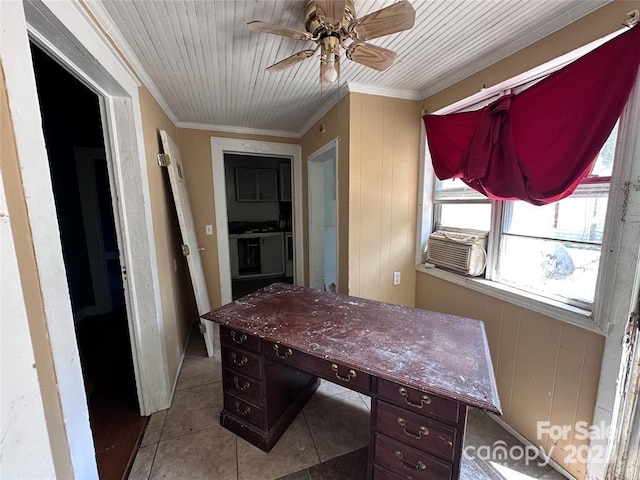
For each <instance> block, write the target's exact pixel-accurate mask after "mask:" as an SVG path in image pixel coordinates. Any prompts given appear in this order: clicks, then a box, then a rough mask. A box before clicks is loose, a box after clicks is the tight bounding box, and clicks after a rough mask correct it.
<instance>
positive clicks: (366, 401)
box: [358, 393, 371, 410]
mask: <svg viewBox="0 0 640 480" xmlns="http://www.w3.org/2000/svg"><path fill="white" fill-rule="evenodd" d="M358 395H360V398H361V399H362V401H363V402H364V404H365V405H366V406H367V408H368V409H369V410H371V397H370V396H369V395H365V394H364V393H359V394H358Z"/></svg>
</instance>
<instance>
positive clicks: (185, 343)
mask: <svg viewBox="0 0 640 480" xmlns="http://www.w3.org/2000/svg"><path fill="white" fill-rule="evenodd" d="M193 323H198V324H199V323H200V318H197V319H196V320H194V321H193ZM194 330H197V331H198V332H200V330H198V328H197V327H196V328H193V325H192V326H191V328H189V334H188V335H187V340H186V342H184V345H183V346H182V355H181V356H180V361H179V362H178V371H177V373H176V378H174V379H173V387H171V405H173V396H174V395H175V394H176V387H177V386H178V378H180V372H181V371H182V364H183V363H184V358H185V357H186V356H187V348H188V347H189V342H190V341H191V334H192V333H193V331H194Z"/></svg>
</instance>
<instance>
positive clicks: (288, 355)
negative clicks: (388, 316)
mask: <svg viewBox="0 0 640 480" xmlns="http://www.w3.org/2000/svg"><path fill="white" fill-rule="evenodd" d="M263 348H264V352H265V355H268V356H270V357H276V358H279V359H280V360H283V361H284V362H285V363H290V364H291V366H292V367H294V368H299V369H300V370H304V371H305V372H308V373H312V374H314V375H317V376H318V377H321V378H326V379H327V380H329V381H331V382H334V383H338V384H340V385H345V386H346V387H347V388H355V389H359V390H365V391H371V376H370V375H369V374H367V373H364V372H362V371H360V370H355V369H353V368H349V367H345V366H344V365H341V364H339V363H336V362H330V361H328V360H323V359H321V358H318V357H314V356H313V355H308V354H306V353H302V352H300V351H299V350H294V349H292V348H288V347H285V346H282V345H280V344H278V343H272V342H268V341H265V344H264V347H263Z"/></svg>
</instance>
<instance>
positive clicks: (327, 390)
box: [309, 380, 351, 402]
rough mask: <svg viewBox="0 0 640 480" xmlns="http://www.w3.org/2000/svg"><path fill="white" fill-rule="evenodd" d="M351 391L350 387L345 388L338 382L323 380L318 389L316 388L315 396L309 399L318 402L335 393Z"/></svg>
mask: <svg viewBox="0 0 640 480" xmlns="http://www.w3.org/2000/svg"><path fill="white" fill-rule="evenodd" d="M350 391H351V390H349V389H348V388H344V387H343V386H342V385H338V384H337V383H333V382H329V381H328V380H321V381H320V386H319V387H318V390H316V392H315V393H314V394H313V396H312V397H311V398H310V399H309V402H316V401H318V400H323V399H325V398H327V397H333V396H334V395H340V394H342V393H348V392H350Z"/></svg>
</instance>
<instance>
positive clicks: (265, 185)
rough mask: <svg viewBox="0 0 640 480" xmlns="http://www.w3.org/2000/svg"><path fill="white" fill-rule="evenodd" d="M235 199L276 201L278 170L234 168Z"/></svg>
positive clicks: (241, 200) (240, 200) (242, 200)
mask: <svg viewBox="0 0 640 480" xmlns="http://www.w3.org/2000/svg"><path fill="white" fill-rule="evenodd" d="M236 200H237V201H239V202H276V201H278V171H277V170H275V169H268V168H236Z"/></svg>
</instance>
